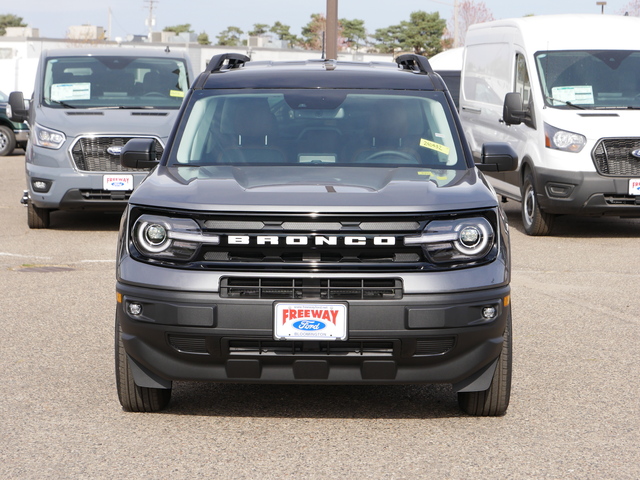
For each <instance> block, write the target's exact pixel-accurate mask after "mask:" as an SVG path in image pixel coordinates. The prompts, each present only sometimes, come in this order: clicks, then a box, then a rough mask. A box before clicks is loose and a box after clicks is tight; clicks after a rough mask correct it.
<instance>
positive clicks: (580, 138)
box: [544, 123, 587, 153]
mask: <svg viewBox="0 0 640 480" xmlns="http://www.w3.org/2000/svg"><path fill="white" fill-rule="evenodd" d="M544 142H545V146H546V147H547V148H553V149H554V150H562V151H563V152H573V153H578V152H579V151H580V150H582V149H583V148H584V146H585V145H586V143H587V138H586V137H585V136H584V135H580V134H579V133H574V132H567V131H566V130H560V129H558V128H556V127H552V126H551V125H549V124H547V123H545V124H544Z"/></svg>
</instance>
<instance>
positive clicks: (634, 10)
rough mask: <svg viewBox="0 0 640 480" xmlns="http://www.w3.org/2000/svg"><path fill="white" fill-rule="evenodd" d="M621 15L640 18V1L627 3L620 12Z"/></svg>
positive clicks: (634, 0) (635, 0)
mask: <svg viewBox="0 0 640 480" xmlns="http://www.w3.org/2000/svg"><path fill="white" fill-rule="evenodd" d="M620 14H621V15H629V16H630V17H640V0H633V1H632V2H629V3H627V4H626V5H625V6H624V7H622V9H621V10H620Z"/></svg>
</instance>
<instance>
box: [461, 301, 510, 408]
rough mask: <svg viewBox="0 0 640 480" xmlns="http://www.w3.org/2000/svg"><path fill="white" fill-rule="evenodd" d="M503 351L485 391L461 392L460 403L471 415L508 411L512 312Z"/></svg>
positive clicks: (505, 332)
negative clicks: (489, 384)
mask: <svg viewBox="0 0 640 480" xmlns="http://www.w3.org/2000/svg"><path fill="white" fill-rule="evenodd" d="M503 338H504V342H503V343H502V352H500V357H499V358H498V365H497V366H496V371H495V373H494V374H493V379H492V380H491V386H490V387H489V389H488V390H485V391H483V392H459V393H458V405H459V406H460V409H461V410H462V411H464V412H465V413H467V414H469V415H475V416H482V417H500V416H502V415H504V414H505V413H507V407H508V406H509V398H510V397H511V368H512V351H513V347H512V345H511V314H509V318H508V319H507V326H506V327H505V330H504V335H503Z"/></svg>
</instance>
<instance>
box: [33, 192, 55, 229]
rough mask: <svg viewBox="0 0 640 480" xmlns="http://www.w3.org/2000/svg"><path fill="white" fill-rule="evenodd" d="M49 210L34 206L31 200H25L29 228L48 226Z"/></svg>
mask: <svg viewBox="0 0 640 480" xmlns="http://www.w3.org/2000/svg"><path fill="white" fill-rule="evenodd" d="M50 213H51V210H49V209H48V208H40V207H36V206H35V205H34V204H33V203H31V200H30V199H29V200H28V201H27V225H29V228H49V224H50Z"/></svg>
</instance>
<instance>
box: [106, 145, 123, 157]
mask: <svg viewBox="0 0 640 480" xmlns="http://www.w3.org/2000/svg"><path fill="white" fill-rule="evenodd" d="M107 153H109V154H111V155H116V156H118V155H120V153H122V147H121V146H120V145H114V146H112V147H109V148H107Z"/></svg>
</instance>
